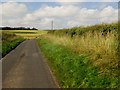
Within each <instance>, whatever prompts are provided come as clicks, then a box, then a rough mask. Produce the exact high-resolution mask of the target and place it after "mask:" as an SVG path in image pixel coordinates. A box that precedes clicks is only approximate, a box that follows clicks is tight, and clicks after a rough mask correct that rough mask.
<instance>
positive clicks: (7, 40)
mask: <svg viewBox="0 0 120 90" xmlns="http://www.w3.org/2000/svg"><path fill="white" fill-rule="evenodd" d="M24 40H25V39H24V38H22V37H18V36H16V35H15V34H14V33H10V32H2V42H0V54H1V55H2V57H4V56H5V55H6V54H8V53H9V52H10V51H11V50H13V49H14V48H16V47H17V46H18V45H19V44H20V43H21V42H23V41H24Z"/></svg>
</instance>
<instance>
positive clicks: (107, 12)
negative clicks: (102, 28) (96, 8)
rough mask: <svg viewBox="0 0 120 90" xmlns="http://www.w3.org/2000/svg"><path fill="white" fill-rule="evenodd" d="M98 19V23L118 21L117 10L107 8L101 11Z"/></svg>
mask: <svg viewBox="0 0 120 90" xmlns="http://www.w3.org/2000/svg"><path fill="white" fill-rule="evenodd" d="M100 18H101V19H100V21H101V22H105V23H111V22H115V21H118V10H116V9H114V8H112V7H111V6H108V7H106V8H104V9H103V10H102V11H101V13H100Z"/></svg>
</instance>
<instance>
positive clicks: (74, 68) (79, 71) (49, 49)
mask: <svg viewBox="0 0 120 90" xmlns="http://www.w3.org/2000/svg"><path fill="white" fill-rule="evenodd" d="M37 42H38V44H39V46H40V48H41V50H42V52H43V53H44V55H45V57H46V58H47V60H48V63H49V65H50V67H51V69H52V71H53V73H54V74H55V76H56V78H57V80H58V83H59V85H60V87H61V88H117V87H118V85H119V83H118V78H117V77H112V78H111V77H108V76H105V75H100V74H99V68H98V67H95V66H94V65H92V64H93V63H92V62H91V60H89V58H88V56H85V55H80V54H77V53H74V52H73V51H71V50H70V49H68V48H66V47H65V46H63V45H60V44H56V43H53V42H51V41H50V40H49V39H46V38H44V37H41V38H40V39H37Z"/></svg>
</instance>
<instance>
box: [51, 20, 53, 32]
mask: <svg viewBox="0 0 120 90" xmlns="http://www.w3.org/2000/svg"><path fill="white" fill-rule="evenodd" d="M51 30H53V20H52V21H51Z"/></svg>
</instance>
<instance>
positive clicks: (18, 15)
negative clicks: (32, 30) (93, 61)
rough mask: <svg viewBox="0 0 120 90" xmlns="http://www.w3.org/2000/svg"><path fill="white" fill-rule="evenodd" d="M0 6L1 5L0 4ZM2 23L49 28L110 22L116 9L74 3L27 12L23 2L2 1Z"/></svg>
mask: <svg viewBox="0 0 120 90" xmlns="http://www.w3.org/2000/svg"><path fill="white" fill-rule="evenodd" d="M0 6H1V5H0ZM2 7H3V10H4V12H3V13H2V15H3V17H4V18H3V25H4V26H5V25H11V26H29V27H36V28H40V29H50V27H51V21H52V20H53V21H54V27H55V28H65V27H73V26H78V25H89V24H96V23H101V22H105V23H110V22H114V21H117V20H118V10H117V9H114V8H113V7H112V6H108V7H105V8H103V9H102V10H99V9H87V8H81V7H80V6H75V5H61V6H54V7H52V6H47V5H46V6H43V7H40V8H39V9H37V10H35V11H33V12H31V13H29V12H28V11H27V6H26V5H25V4H23V3H3V4H2Z"/></svg>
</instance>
